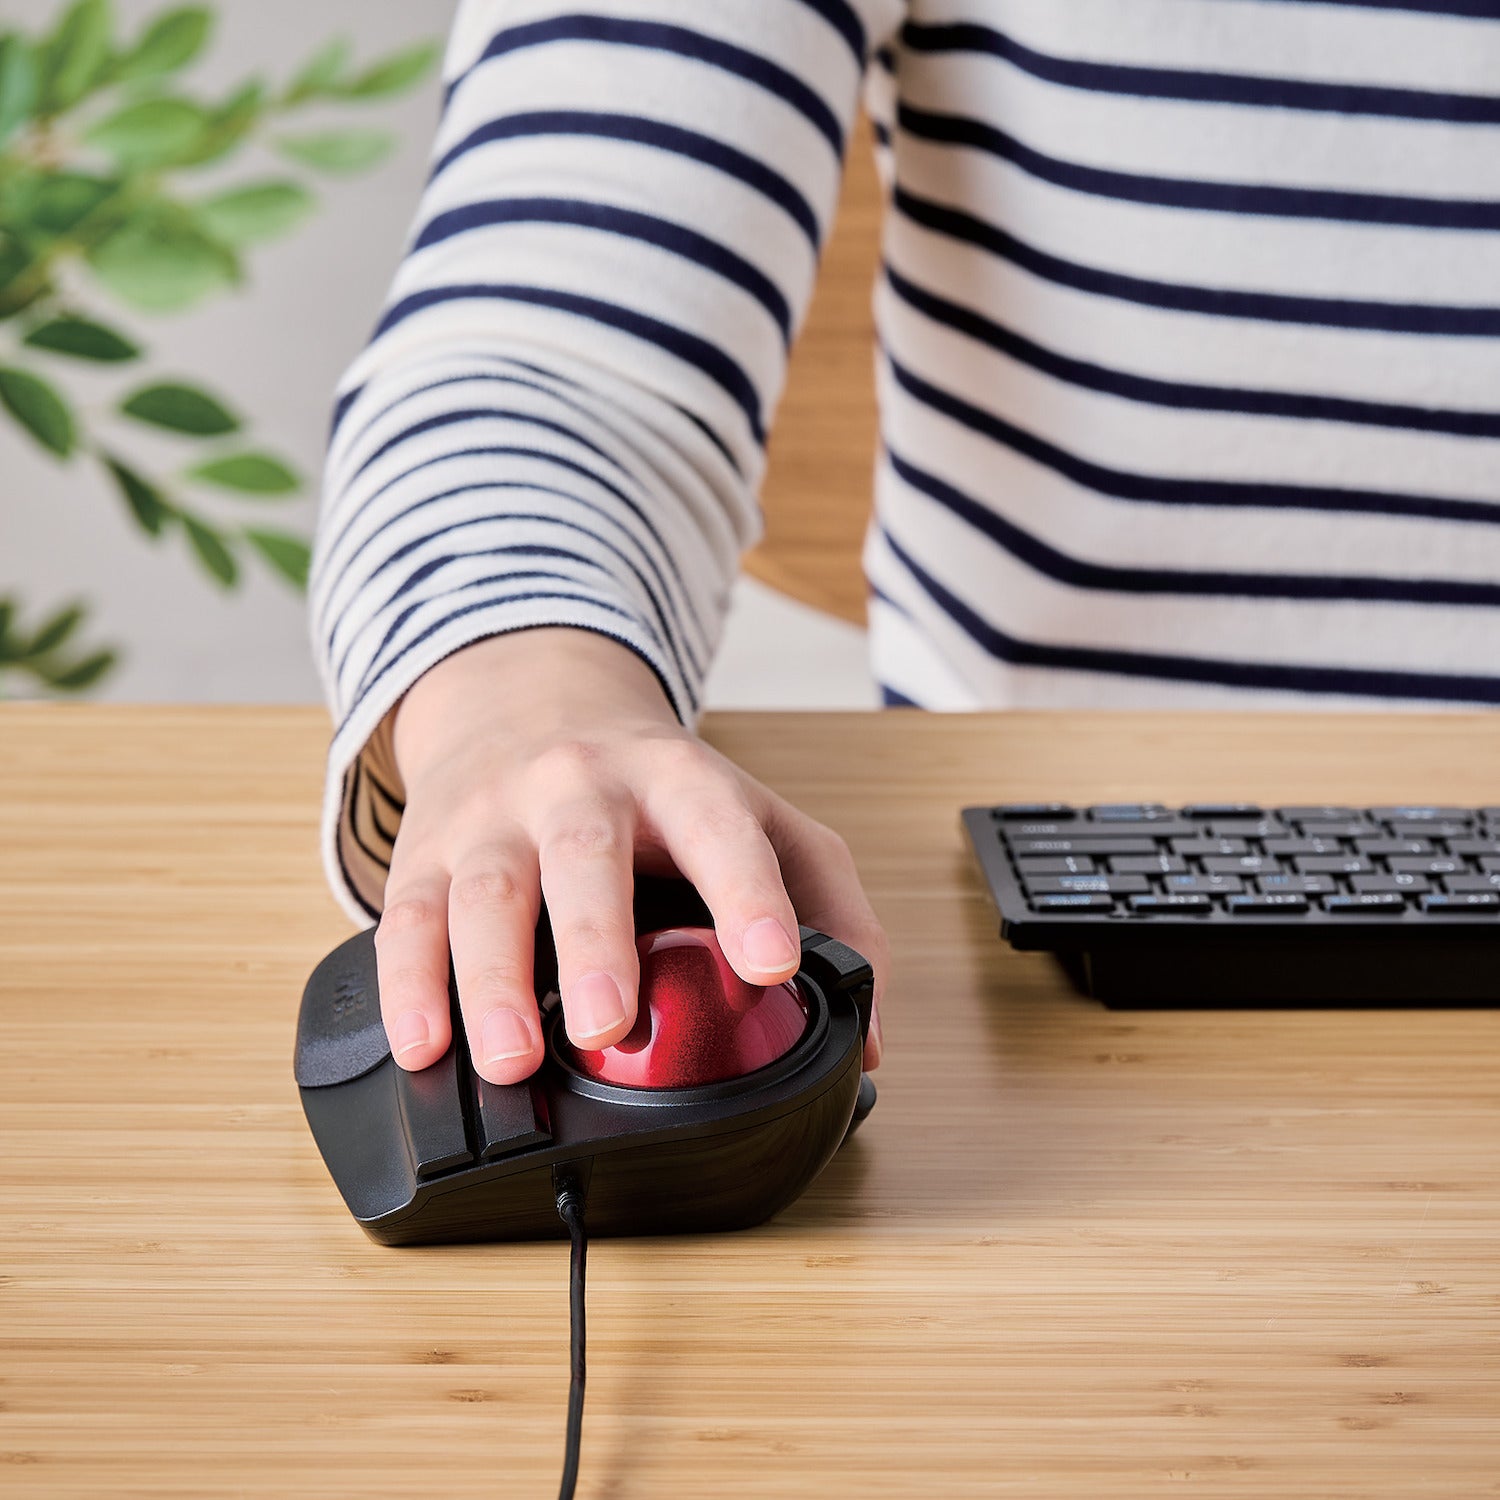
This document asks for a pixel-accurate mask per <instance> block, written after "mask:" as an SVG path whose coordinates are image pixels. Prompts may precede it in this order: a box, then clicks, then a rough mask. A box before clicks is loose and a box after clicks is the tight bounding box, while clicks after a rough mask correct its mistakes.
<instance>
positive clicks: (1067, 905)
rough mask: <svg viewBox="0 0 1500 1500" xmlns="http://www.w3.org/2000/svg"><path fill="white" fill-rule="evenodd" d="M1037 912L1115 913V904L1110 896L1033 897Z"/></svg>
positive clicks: (1032, 902) (1033, 904)
mask: <svg viewBox="0 0 1500 1500" xmlns="http://www.w3.org/2000/svg"><path fill="white" fill-rule="evenodd" d="M1031 904H1032V906H1033V908H1035V910H1037V911H1113V910H1114V909H1115V903H1114V902H1113V901H1111V900H1110V899H1109V897H1108V896H1083V895H1070V896H1033V897H1032V898H1031Z"/></svg>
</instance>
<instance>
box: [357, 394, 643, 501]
mask: <svg viewBox="0 0 1500 1500" xmlns="http://www.w3.org/2000/svg"><path fill="white" fill-rule="evenodd" d="M449 383H450V382H448V381H446V380H443V381H434V382H433V384H432V385H430V386H426V387H424V389H425V390H436V389H438V388H439V387H441V386H443V385H447V384H449ZM416 394H418V393H417V392H416V391H411V392H408V396H414V395H416ZM406 399H407V397H403V398H402V401H405V400H406ZM400 404H401V402H394V403H392V405H391V406H389V407H387V408H386V410H385V411H383V412H381V413H380V414H379V416H377V417H372V418H371V420H370V424H369V425H373V424H374V423H375V422H378V421H379V420H380V419H381V418H382V417H384V416H385V415H386V414H387V412H390V411H393V410H394V409H395V407H396V406H399V405H400ZM486 419H491V420H495V421H501V422H519V423H523V424H524V425H525V426H527V427H540V428H541V429H542V430H543V431H544V432H555V433H557V434H558V436H559V437H564V438H567V439H568V441H569V442H573V443H577V444H578V446H579V447H580V448H586V449H587V450H588V451H589V452H590V453H593V454H597V455H598V457H600V458H602V459H603V460H604V461H605V463H607V464H608V465H609V466H610V468H612V469H614V470H616V471H617V472H618V473H620V474H622V475H624V476H625V477H626V478H633V477H634V476H633V475H629V474H626V472H625V469H624V467H623V466H622V465H621V463H620V461H619V459H617V458H616V457H615V456H614V454H612V453H609V452H606V451H605V450H604V449H603V448H601V447H600V446H599V445H598V443H595V442H592V441H591V440H590V439H588V438H586V437H584V436H583V435H582V433H579V432H575V431H574V430H573V428H571V427H569V426H567V425H566V424H565V423H562V422H554V421H552V420H551V418H549V417H539V416H537V415H535V414H534V413H533V412H528V411H518V410H516V409H515V408H514V407H505V406H465V407H459V408H458V409H456V410H453V411H442V412H437V413H436V414H435V415H433V416H430V417H423V418H422V420H421V421H420V422H413V423H412V425H411V426H410V427H403V428H402V429H401V431H400V432H398V433H395V434H394V435H393V436H391V437H388V438H386V440H385V441H384V442H383V443H381V444H380V446H379V447H378V448H376V449H375V451H374V452H373V453H371V454H369V455H368V456H367V457H366V458H364V459H362V460H361V461H360V464H359V467H358V468H357V469H355V471H354V472H353V473H352V474H351V475H350V476H349V479H348V481H347V482H346V484H345V485H344V488H345V489H347V488H348V487H349V485H351V484H353V483H354V481H355V480H356V479H358V478H359V476H360V475H361V474H363V473H364V472H365V470H366V469H368V468H369V467H370V465H371V464H373V463H375V462H376V461H377V460H378V459H381V458H384V457H385V455H386V454H387V453H389V452H391V451H392V450H393V449H395V448H399V447H400V446H401V445H402V444H403V443H407V442H410V441H411V439H412V438H414V437H421V436H422V435H423V434H424V433H428V432H435V431H437V430H438V429H439V428H442V427H451V426H453V425H454V423H456V422H482V421H485V420H486Z"/></svg>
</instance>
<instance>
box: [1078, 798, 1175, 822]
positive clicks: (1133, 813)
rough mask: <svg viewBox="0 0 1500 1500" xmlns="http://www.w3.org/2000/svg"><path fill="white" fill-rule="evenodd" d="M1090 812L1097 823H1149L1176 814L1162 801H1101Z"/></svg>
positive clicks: (1090, 815)
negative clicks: (1164, 805)
mask: <svg viewBox="0 0 1500 1500" xmlns="http://www.w3.org/2000/svg"><path fill="white" fill-rule="evenodd" d="M1088 812H1089V817H1091V818H1092V819H1093V820H1094V821H1095V822H1096V823H1149V822H1151V821H1152V820H1153V819H1159V818H1170V817H1173V816H1175V814H1173V813H1172V811H1171V810H1170V809H1169V808H1166V807H1163V806H1162V805H1161V803H1160V802H1099V803H1096V804H1095V805H1094V806H1093V807H1091V808H1089V810H1088Z"/></svg>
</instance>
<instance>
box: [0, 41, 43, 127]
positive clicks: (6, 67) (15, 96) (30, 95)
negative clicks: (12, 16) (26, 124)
mask: <svg viewBox="0 0 1500 1500" xmlns="http://www.w3.org/2000/svg"><path fill="white" fill-rule="evenodd" d="M40 87H41V75H40V73H39V71H38V69H37V65H36V54H35V53H34V52H33V51H32V50H31V48H30V47H29V46H27V44H26V39H25V38H24V37H20V36H15V35H11V36H6V37H0V145H4V143H5V141H6V139H7V137H8V136H9V135H10V133H11V132H12V131H13V130H14V129H15V128H16V126H17V125H19V124H20V123H21V122H22V121H23V120H25V119H28V118H30V115H31V112H32V110H34V109H35V108H36V100H37V93H38V91H39V90H40Z"/></svg>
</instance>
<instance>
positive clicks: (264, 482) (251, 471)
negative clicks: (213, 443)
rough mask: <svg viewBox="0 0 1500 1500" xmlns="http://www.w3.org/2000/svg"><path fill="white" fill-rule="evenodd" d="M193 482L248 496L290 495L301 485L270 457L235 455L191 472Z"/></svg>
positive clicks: (253, 454) (266, 454)
mask: <svg viewBox="0 0 1500 1500" xmlns="http://www.w3.org/2000/svg"><path fill="white" fill-rule="evenodd" d="M188 475H189V477H190V478H192V479H201V480H202V481H203V482H204V483H205V484H215V485H218V486H219V488H220V489H225V490H238V491H239V492H240V493H241V494H246V495H290V494H292V493H293V492H294V491H296V490H297V489H299V488H300V487H301V484H302V481H301V479H299V478H298V477H297V475H296V474H295V473H293V472H292V470H291V469H289V468H287V466H286V465H285V464H284V463H282V462H281V460H280V459H278V458H272V457H271V455H270V454H269V453H232V454H230V455H229V456H228V457H227V458H215V459H212V460H211V461H210V462H208V463H206V464H199V465H198V466H197V467H196V468H194V469H189V470H188Z"/></svg>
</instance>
